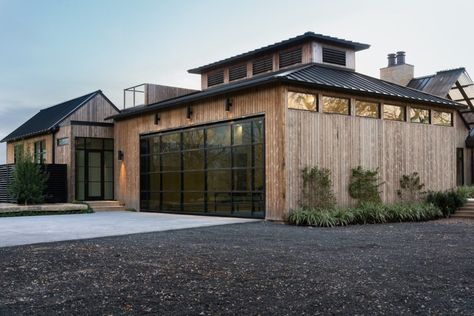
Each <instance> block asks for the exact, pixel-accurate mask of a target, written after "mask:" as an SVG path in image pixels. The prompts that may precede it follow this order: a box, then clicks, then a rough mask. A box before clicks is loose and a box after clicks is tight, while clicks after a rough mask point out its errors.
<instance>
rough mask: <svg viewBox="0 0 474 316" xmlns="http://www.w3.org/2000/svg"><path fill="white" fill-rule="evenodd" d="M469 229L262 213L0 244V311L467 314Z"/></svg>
mask: <svg viewBox="0 0 474 316" xmlns="http://www.w3.org/2000/svg"><path fill="white" fill-rule="evenodd" d="M472 228H473V226H472V225H469V226H468V225H466V224H464V223H462V222H459V221H456V222H452V220H448V221H446V220H438V221H430V222H419V223H397V224H385V225H365V226H361V225H355V226H347V227H337V228H331V229H327V228H312V227H294V226H290V225H282V224H275V223H270V222H259V223H250V224H238V225H228V226H217V227H208V228H198V229H188V230H180V231H169V232H161V233H148V234H138V235H129V236H122V237H107V238H100V239H90V240H81V241H71V242H59V243H49V244H37V245H31V246H21V247H8V248H0V267H1V269H0V287H1V288H2V295H1V296H0V314H1V315H38V314H40V315H53V314H64V315H85V314H104V315H121V314H149V315H341V314H344V315H355V314H358V315H419V314H421V315H472V311H473V310H474V300H473V298H472V285H473V284H474V270H473V269H472V254H473V253H474V235H473V234H472Z"/></svg>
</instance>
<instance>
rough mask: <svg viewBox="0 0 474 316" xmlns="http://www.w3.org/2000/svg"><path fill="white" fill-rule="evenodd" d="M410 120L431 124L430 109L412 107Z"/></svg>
mask: <svg viewBox="0 0 474 316" xmlns="http://www.w3.org/2000/svg"><path fill="white" fill-rule="evenodd" d="M410 122H412V123H423V124H429V123H430V110H425V109H417V108H410Z"/></svg>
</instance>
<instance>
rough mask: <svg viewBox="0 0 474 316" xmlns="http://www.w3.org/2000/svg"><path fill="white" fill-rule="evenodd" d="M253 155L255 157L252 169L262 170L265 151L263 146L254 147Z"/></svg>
mask: <svg viewBox="0 0 474 316" xmlns="http://www.w3.org/2000/svg"><path fill="white" fill-rule="evenodd" d="M254 155H255V163H254V165H253V166H254V167H257V168H263V166H264V157H265V149H264V146H263V144H259V145H254Z"/></svg>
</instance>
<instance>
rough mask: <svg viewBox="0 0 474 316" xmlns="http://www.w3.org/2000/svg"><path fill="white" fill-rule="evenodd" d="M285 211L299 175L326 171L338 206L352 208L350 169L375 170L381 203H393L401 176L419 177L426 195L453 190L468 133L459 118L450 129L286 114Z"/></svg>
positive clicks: (294, 200)
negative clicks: (458, 154) (309, 168)
mask: <svg viewBox="0 0 474 316" xmlns="http://www.w3.org/2000/svg"><path fill="white" fill-rule="evenodd" d="M286 117H287V129H286V133H287V136H286V137H287V139H288V142H287V151H286V153H287V169H286V170H287V174H288V181H287V192H288V202H287V203H288V208H289V209H291V208H295V207H297V206H298V201H299V199H300V191H301V176H300V172H301V169H303V168H304V167H306V166H319V167H324V168H329V169H330V170H331V172H332V181H333V188H334V192H335V196H336V198H337V202H338V204H339V205H341V206H349V205H353V204H354V201H353V200H352V199H351V198H350V196H349V193H348V186H349V180H350V174H351V168H354V167H356V166H358V165H361V166H363V167H365V168H370V169H375V168H379V171H380V172H379V174H380V176H381V180H382V181H384V182H385V183H384V184H383V186H382V187H381V189H382V191H383V193H382V197H383V200H384V201H386V202H394V201H397V194H396V191H397V190H398V189H399V179H400V177H401V176H402V175H403V174H409V173H412V172H418V173H419V174H420V178H421V180H422V182H423V183H425V185H426V189H430V190H445V189H450V188H453V187H455V186H456V160H455V159H456V148H457V147H462V148H464V147H465V145H464V141H465V138H466V136H467V129H466V127H465V125H464V124H463V122H462V120H461V118H460V117H459V114H458V113H455V114H454V117H455V122H454V127H442V126H434V125H425V124H416V123H408V122H394V121H387V120H380V119H371V118H361V117H355V116H345V115H338V114H324V113H316V112H308V111H300V110H291V109H289V110H287V115H286ZM464 157H465V168H464V170H465V180H466V183H471V150H470V149H465V154H464Z"/></svg>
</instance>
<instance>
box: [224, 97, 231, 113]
mask: <svg viewBox="0 0 474 316" xmlns="http://www.w3.org/2000/svg"><path fill="white" fill-rule="evenodd" d="M231 107H232V99H231V98H227V99H225V111H226V112H229V111H230V108H231Z"/></svg>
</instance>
